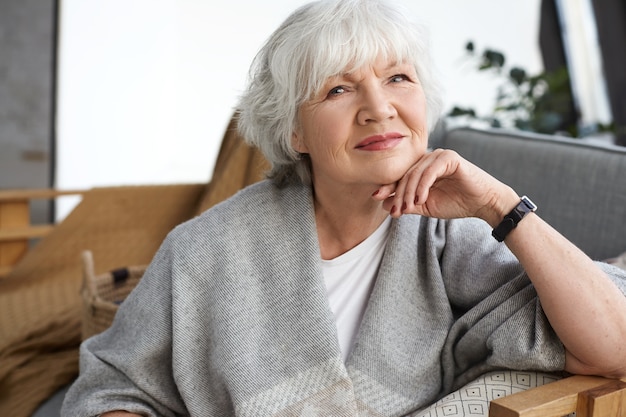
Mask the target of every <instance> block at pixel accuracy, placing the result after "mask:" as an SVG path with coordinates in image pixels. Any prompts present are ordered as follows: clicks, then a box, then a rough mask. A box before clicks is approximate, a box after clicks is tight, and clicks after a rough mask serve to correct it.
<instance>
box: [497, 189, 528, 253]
mask: <svg viewBox="0 0 626 417" xmlns="http://www.w3.org/2000/svg"><path fill="white" fill-rule="evenodd" d="M536 210H537V205H536V204H535V203H533V202H532V201H531V200H530V198H528V197H526V196H523V197H522V198H521V201H520V202H519V204H518V205H517V207H515V208H514V209H513V210H511V212H510V213H509V214H507V215H506V216H504V219H503V220H502V222H501V223H500V224H499V225H498V226H497V227H496V228H495V229H493V232H491V235H492V236H493V237H495V238H496V240H497V241H498V242H502V241H503V240H504V238H505V237H506V236H507V235H508V234H509V232H510V231H511V230H513V229H515V228H516V227H517V224H518V223H519V222H520V221H522V219H523V218H524V216H525V215H527V214H528V213H532V212H533V211H536Z"/></svg>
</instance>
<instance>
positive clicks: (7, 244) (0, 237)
mask: <svg viewBox="0 0 626 417" xmlns="http://www.w3.org/2000/svg"><path fill="white" fill-rule="evenodd" d="M83 193H84V191H81V190H65V191H62V190H54V189H22V190H3V191H0V279H2V278H3V277H6V276H7V275H8V274H9V273H10V272H11V270H12V269H13V267H14V266H15V265H16V264H17V263H18V262H19V260H20V259H22V257H23V256H24V255H25V254H26V252H28V249H29V247H30V243H31V240H33V239H41V238H43V237H44V236H46V235H47V234H49V233H50V232H51V231H52V229H53V228H54V224H52V223H48V224H37V225H34V224H31V219H30V208H31V203H32V202H33V201H34V200H52V199H55V198H57V197H61V196H67V195H82V194H83Z"/></svg>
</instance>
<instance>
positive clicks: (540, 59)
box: [0, 0, 626, 221]
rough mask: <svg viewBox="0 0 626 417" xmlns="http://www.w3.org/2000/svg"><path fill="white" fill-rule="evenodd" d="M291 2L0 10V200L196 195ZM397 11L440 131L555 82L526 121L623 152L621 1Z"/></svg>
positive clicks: (442, 0)
mask: <svg viewBox="0 0 626 417" xmlns="http://www.w3.org/2000/svg"><path fill="white" fill-rule="evenodd" d="M305 2H306V1H304V0H266V1H263V2H259V1H256V0H231V1H228V2H214V1H208V0H176V1H174V0H90V1H85V0H0V189H13V188H43V187H56V188H61V189H77V188H78V189H85V188H90V187H94V186H108V185H132V184H152V183H155V184H156V183H181V182H206V181H208V180H209V179H210V175H211V172H212V169H213V165H214V162H215V158H216V156H217V151H218V149H219V145H220V143H221V139H222V135H223V133H224V129H225V127H226V125H227V123H228V120H229V119H230V117H231V115H232V113H233V109H234V106H235V105H236V102H237V98H238V95H239V94H240V92H241V91H242V89H243V88H244V86H245V82H246V75H247V70H248V66H249V64H250V62H251V61H252V58H253V57H254V55H255V54H256V52H257V51H258V49H259V48H260V46H261V44H262V43H263V41H264V40H265V39H266V38H267V37H268V36H269V34H270V33H271V31H272V30H274V29H275V28H276V27H277V26H278V24H280V22H282V20H283V19H284V18H285V17H287V15H288V14H289V13H290V12H291V11H293V10H294V9H295V8H296V7H297V6H299V5H301V4H304V3H305ZM400 2H401V3H404V5H405V6H406V8H407V10H408V12H409V13H412V14H413V15H414V17H415V18H416V19H418V20H420V21H422V22H424V23H426V25H427V26H428V28H429V30H430V36H431V42H430V43H431V46H432V53H433V58H434V61H435V64H436V67H437V70H438V72H439V74H440V77H441V79H442V81H443V84H444V86H445V89H446V95H445V111H446V113H453V114H456V117H452V118H450V125H454V124H459V123H461V124H462V123H483V124H486V125H498V124H500V123H506V121H505V122H502V121H501V118H500V119H498V120H496V119H497V118H496V117H493V115H494V114H496V113H497V111H498V110H497V107H498V105H500V107H502V106H501V104H502V100H503V99H504V98H506V99H509V100H510V99H511V97H512V95H513V94H514V93H511V91H512V90H511V91H509V90H506V89H507V88H509V89H510V88H513V90H515V91H516V92H515V94H520V91H521V90H520V89H522V88H526V87H525V86H527V85H528V84H529V80H532V79H534V78H532V77H534V76H535V75H541V76H542V77H543V76H544V75H545V74H546V73H550V74H551V73H552V72H553V71H558V70H559V69H561V68H565V70H566V71H567V73H566V75H567V77H565V78H563V77H561V78H559V79H558V80H560V81H559V82H560V84H559V85H560V87H559V88H561V89H564V90H565V93H566V94H565V96H566V97H568V98H567V100H565V104H564V110H563V111H561V113H559V114H557V115H556V116H555V114H556V113H555V112H554V111H550V112H549V114H548V116H549V117H547V118H546V117H543V115H542V117H543V119H542V120H550V121H551V122H554V123H552V124H553V126H551V127H550V128H551V129H552V131H557V132H558V133H563V134H568V133H567V132H570V134H571V132H572V129H570V128H566V127H565V126H566V123H569V126H574V131H575V133H574V136H583V135H594V134H599V133H602V132H604V134H603V135H602V138H603V140H610V141H613V142H616V143H619V144H623V145H626V140H625V138H624V135H623V134H622V133H621V132H622V131H621V130H619V129H616V128H615V126H617V127H618V128H619V126H625V125H626V120H625V119H626V81H625V77H626V75H625V74H626V64H625V58H624V55H625V54H624V45H626V5H625V2H624V0H525V1H513V0H473V1H465V0H438V1H436V2H435V1H432V0H402V1H400ZM520 71H521V72H520ZM520 74H523V75H524V76H525V77H526V78H523V79H521V78H516V77H518V76H519V75H520ZM512 76H513V77H512ZM546 79H548V78H546V77H544V78H542V80H544V81H545V80H546ZM563 80H565V81H563ZM546 85H549V86H551V84H550V82H547V84H546V82H544V84H542V86H543V87H541V88H543V90H546ZM543 90H542V92H541V93H534V94H535V95H536V97H535V99H534V101H533V103H534V104H533V105H536V103H538V102H539V101H540V100H539V99H541V100H543V99H544V98H545V91H543ZM507 91H508V92H507ZM537 94H540V95H541V97H539V96H537ZM537 97H539V98H537ZM559 100H560V99H559ZM560 101H563V100H560ZM509 102H510V101H509ZM508 106H509V107H511V109H512V108H513V107H514V106H513V105H510V104H509V105H508ZM516 106H517V105H516ZM516 109H517V107H516ZM516 111H517V110H516ZM525 117H526V119H525V120H527V119H528V116H527V115H526V116H525ZM555 117H556V119H555ZM518 119H519V118H518ZM518 119H515V121H514V122H512V123H513V127H514V128H527V129H534V130H540V129H542V128H540V127H536V126H537V125H536V124H535V125H531V124H530V123H526V122H525V121H522V122H520V123H518V122H519V120H518ZM533 120H534V119H533ZM524 123H525V124H524ZM552 131H550V133H552ZM607 131H608V132H609V134H608V135H607V134H606V132H607ZM607 138H608V139H607ZM573 140H575V139H573ZM75 203H76V202H75V201H72V200H60V201H59V202H58V203H57V205H56V206H42V207H41V212H40V213H39V212H38V213H39V214H35V216H43V217H46V218H49V217H51V216H52V217H55V218H57V219H60V218H62V217H63V216H64V215H65V214H66V213H67V212H68V211H69V210H70V209H71V207H72V206H73V205H74V204H75ZM34 220H35V221H36V219H34Z"/></svg>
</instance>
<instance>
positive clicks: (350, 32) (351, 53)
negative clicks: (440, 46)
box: [281, 0, 421, 103]
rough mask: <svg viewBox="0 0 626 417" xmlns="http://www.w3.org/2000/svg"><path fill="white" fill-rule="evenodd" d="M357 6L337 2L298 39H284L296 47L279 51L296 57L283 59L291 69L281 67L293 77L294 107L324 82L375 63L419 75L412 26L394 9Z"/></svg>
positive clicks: (372, 4) (417, 47)
mask: <svg viewBox="0 0 626 417" xmlns="http://www.w3.org/2000/svg"><path fill="white" fill-rule="evenodd" d="M357 2H359V1H350V0H348V1H342V2H338V3H337V4H336V6H335V7H333V8H326V10H325V13H320V14H317V16H319V18H318V20H317V22H315V24H311V22H307V23H308V24H307V27H303V28H301V31H300V36H298V37H295V38H291V39H289V40H288V42H294V43H297V44H298V45H299V46H300V47H299V48H285V50H291V51H292V52H293V51H294V50H295V51H296V53H295V54H292V55H291V56H290V57H283V58H285V59H288V61H289V64H291V65H289V64H287V66H286V67H289V71H293V72H292V74H297V76H296V77H295V80H294V79H293V78H292V80H294V81H295V82H296V85H291V86H289V87H290V88H293V90H292V91H298V92H299V94H298V97H295V98H296V101H297V102H298V103H302V102H304V101H306V100H308V99H310V98H312V97H313V96H315V95H316V94H318V93H319V92H320V90H321V88H322V87H323V86H324V84H325V83H326V81H327V80H328V79H329V78H330V77H333V76H337V75H340V74H343V73H350V72H354V71H355V70H357V69H359V68H361V67H363V66H364V65H368V64H371V63H373V62H375V61H376V60H378V59H383V60H385V61H387V62H396V63H410V64H412V65H413V66H414V67H415V68H416V70H417V72H418V75H419V70H418V65H417V62H415V59H416V57H418V56H420V55H421V54H420V51H419V50H420V49H421V48H420V42H419V34H417V33H415V31H414V27H413V26H412V25H410V24H408V23H407V22H406V18H405V17H404V16H402V14H400V13H398V12H397V11H396V10H394V9H390V8H385V7H380V3H377V2H368V1H367V0H365V1H363V0H361V1H360V2H359V3H361V7H355V3H357ZM323 3H324V2H321V3H318V4H319V5H322V4H323ZM363 3H365V7H363ZM315 6H316V5H315V4H314V5H312V6H311V7H315ZM284 63H285V62H284V61H283V62H282V63H281V65H282V64H284ZM286 67H285V66H283V68H286Z"/></svg>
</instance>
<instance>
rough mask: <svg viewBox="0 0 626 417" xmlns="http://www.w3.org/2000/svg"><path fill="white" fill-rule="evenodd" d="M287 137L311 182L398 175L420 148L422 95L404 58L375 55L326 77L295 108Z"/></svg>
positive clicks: (347, 182)
mask: <svg viewBox="0 0 626 417" xmlns="http://www.w3.org/2000/svg"><path fill="white" fill-rule="evenodd" d="M299 122H300V123H299V127H298V129H297V131H296V132H294V135H293V139H292V143H293V146H294V149H295V150H296V151H298V152H300V153H306V154H309V155H310V158H311V165H312V176H313V184H314V186H315V187H316V188H317V187H324V186H330V187H335V188H336V187H342V186H349V187H354V186H355V185H362V186H367V187H368V189H373V188H376V187H378V186H380V185H383V184H390V183H394V182H396V181H398V180H399V179H400V178H401V177H402V175H404V173H405V172H406V171H407V170H408V169H409V168H410V167H411V166H412V165H413V164H414V163H415V162H416V161H417V160H418V159H419V158H420V157H421V156H422V155H423V154H424V153H425V152H426V147H427V141H428V128H427V123H426V100H425V97H424V92H423V90H422V86H421V84H420V81H419V80H418V78H417V74H416V72H415V69H414V67H413V66H412V65H410V64H404V63H395V62H387V61H383V60H378V61H376V62H374V64H373V65H371V66H368V67H363V68H360V69H359V70H357V71H355V72H352V73H345V74H341V75H339V76H336V77H331V78H330V79H328V80H327V82H326V83H325V85H324V88H323V89H322V90H321V91H320V93H319V94H318V95H317V96H315V97H314V98H313V99H312V100H310V101H308V102H306V103H304V104H303V105H302V106H301V108H300V111H299Z"/></svg>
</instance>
